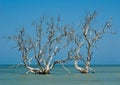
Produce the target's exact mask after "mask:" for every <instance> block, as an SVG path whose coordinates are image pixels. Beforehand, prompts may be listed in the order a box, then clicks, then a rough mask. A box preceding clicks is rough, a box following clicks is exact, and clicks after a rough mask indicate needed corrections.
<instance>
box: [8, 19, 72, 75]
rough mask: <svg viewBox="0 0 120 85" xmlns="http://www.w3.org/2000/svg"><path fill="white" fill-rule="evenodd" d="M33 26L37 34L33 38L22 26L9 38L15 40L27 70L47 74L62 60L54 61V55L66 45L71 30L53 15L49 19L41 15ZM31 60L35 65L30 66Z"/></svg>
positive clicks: (68, 41) (69, 38)
mask: <svg viewBox="0 0 120 85" xmlns="http://www.w3.org/2000/svg"><path fill="white" fill-rule="evenodd" d="M34 26H35V27H36V36H37V37H36V38H35V39H33V38H32V37H30V36H29V35H27V33H26V32H25V28H24V27H23V28H22V29H21V30H20V31H19V34H18V35H14V36H10V37H9V39H13V40H15V41H16V43H17V47H18V49H19V51H20V52H21V54H22V60H23V63H24V65H25V67H26V68H27V69H28V72H32V73H36V74H49V73H50V71H51V70H52V69H53V67H54V66H55V64H58V63H63V62H64V61H63V60H56V61H55V60H54V57H55V56H56V55H57V53H58V52H60V51H61V49H63V48H65V47H67V46H68V44H69V43H70V40H71V36H72V34H73V31H72V30H69V29H68V26H67V25H64V26H62V25H61V23H60V17H58V18H57V20H55V19H54V18H53V17H51V19H50V20H47V19H46V18H45V17H42V18H41V19H40V22H39V23H34ZM32 54H33V55H32ZM33 62H35V65H36V66H37V67H33V66H32V63H33ZM28 72H27V73H28Z"/></svg>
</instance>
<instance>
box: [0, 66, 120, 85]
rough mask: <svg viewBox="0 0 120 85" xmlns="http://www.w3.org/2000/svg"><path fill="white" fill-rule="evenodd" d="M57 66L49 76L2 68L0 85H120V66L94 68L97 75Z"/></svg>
mask: <svg viewBox="0 0 120 85" xmlns="http://www.w3.org/2000/svg"><path fill="white" fill-rule="evenodd" d="M66 67H67V68H68V69H69V70H70V71H71V73H70V74H69V73H68V72H66V71H65V70H64V69H63V68H62V66H56V67H55V68H54V69H53V71H52V72H51V74H49V75H37V74H25V72H26V71H27V70H26V69H25V68H23V67H19V68H13V67H11V66H2V65H1V66H0V85H120V66H93V68H94V69H95V70H96V73H89V74H81V73H79V72H78V71H77V70H76V69H75V68H74V66H66Z"/></svg>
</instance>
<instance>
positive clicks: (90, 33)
mask: <svg viewBox="0 0 120 85" xmlns="http://www.w3.org/2000/svg"><path fill="white" fill-rule="evenodd" d="M95 17H96V11H94V12H93V13H91V14H88V15H87V16H86V17H85V22H84V23H83V25H82V27H81V28H82V33H80V34H81V35H77V36H76V35H75V38H74V40H75V44H76V45H77V47H76V48H75V49H74V50H72V51H70V53H71V55H70V56H71V57H72V59H74V65H75V68H76V69H77V70H79V71H80V72H81V73H88V72H89V71H90V70H92V72H95V70H94V69H92V68H91V67H90V61H91V58H92V55H93V48H94V47H95V45H96V42H97V41H98V40H100V39H101V38H102V36H103V35H104V34H106V33H110V32H108V30H109V29H110V28H111V21H108V22H106V23H105V25H104V26H103V27H101V28H100V29H94V28H92V27H91V23H92V21H93V20H94V19H95ZM83 45H84V47H85V46H86V49H87V52H86V55H87V56H86V57H85V56H83V55H82V53H81V48H82V47H83ZM79 60H81V61H83V63H84V67H81V66H78V61H79Z"/></svg>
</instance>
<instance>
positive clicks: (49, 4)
mask: <svg viewBox="0 0 120 85" xmlns="http://www.w3.org/2000/svg"><path fill="white" fill-rule="evenodd" d="M94 10H96V11H97V19H96V24H97V25H98V26H101V25H103V24H104V23H105V21H107V20H108V19H109V18H112V29H111V30H112V31H113V32H116V35H106V36H104V38H103V39H102V40H101V41H99V42H98V44H97V45H98V46H97V47H98V48H97V49H96V51H95V54H94V55H93V60H92V63H93V64H120V53H119V52H120V28H119V27H120V0H0V64H17V63H20V58H19V57H20V55H19V53H18V51H17V49H14V48H13V46H14V45H13V42H12V41H10V40H7V39H5V38H3V37H5V36H8V35H13V34H15V33H16V30H18V29H19V26H23V25H24V26H25V27H26V30H28V31H30V32H32V31H31V29H30V27H31V23H32V22H33V21H37V20H38V19H39V18H40V17H41V16H43V15H45V16H57V15H58V14H60V15H61V18H62V20H63V21H64V22H67V23H72V22H78V21H80V19H81V18H83V17H84V16H85V14H86V13H87V12H89V11H90V12H93V11H94Z"/></svg>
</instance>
